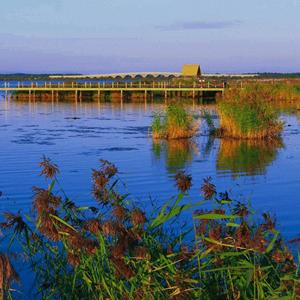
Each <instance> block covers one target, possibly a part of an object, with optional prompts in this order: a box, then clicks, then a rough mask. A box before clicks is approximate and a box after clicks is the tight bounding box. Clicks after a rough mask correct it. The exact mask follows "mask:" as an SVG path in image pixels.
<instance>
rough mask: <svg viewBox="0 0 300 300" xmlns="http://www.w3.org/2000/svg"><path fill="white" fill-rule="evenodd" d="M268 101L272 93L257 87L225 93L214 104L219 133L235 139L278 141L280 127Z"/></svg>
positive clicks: (231, 90) (281, 126)
mask: <svg viewBox="0 0 300 300" xmlns="http://www.w3.org/2000/svg"><path fill="white" fill-rule="evenodd" d="M272 99H273V91H272V90H270V89H268V88H266V87H265V86H263V85H260V84H257V85H248V86H246V87H245V88H244V89H238V88H234V89H228V90H226V92H225V94H224V96H223V98H221V99H219V100H218V110H219V115H220V131H219V132H221V135H222V136H223V137H225V136H226V137H232V138H239V139H240V138H241V139H266V138H269V139H271V138H274V137H278V135H280V133H281V131H282V128H283V124H282V122H280V121H279V120H278V117H279V116H278V113H277V112H276V110H275V109H273V108H272V106H271V104H270V101H271V100H272Z"/></svg>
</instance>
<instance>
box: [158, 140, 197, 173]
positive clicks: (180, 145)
mask: <svg viewBox="0 0 300 300" xmlns="http://www.w3.org/2000/svg"><path fill="white" fill-rule="evenodd" d="M152 151H153V154H154V157H155V158H156V159H157V160H159V161H161V160H165V164H166V167H167V170H168V172H169V173H172V174H173V173H176V172H177V171H178V170H180V169H183V168H185V167H186V166H187V165H188V164H190V163H192V161H193V158H194V156H195V155H198V154H199V149H198V146H197V144H196V143H195V141H193V140H191V139H179V140H170V141H166V140H153V144H152Z"/></svg>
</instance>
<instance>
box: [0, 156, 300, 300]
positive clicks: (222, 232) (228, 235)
mask: <svg viewBox="0 0 300 300" xmlns="http://www.w3.org/2000/svg"><path fill="white" fill-rule="evenodd" d="M40 166H41V167H42V172H41V174H42V175H43V176H45V177H46V178H47V179H48V180H49V185H48V188H46V189H43V188H37V187H35V188H34V199H33V208H34V211H35V215H34V216H33V217H32V219H31V220H32V221H33V224H31V225H30V224H29V225H28V224H26V223H25V221H24V220H23V218H22V216H20V215H13V214H6V215H5V220H4V222H2V223H1V224H2V225H1V227H2V229H3V230H5V233H6V235H7V236H9V234H11V236H12V238H13V239H12V242H14V243H15V242H17V241H18V242H19V243H20V244H21V246H22V247H23V251H24V253H25V255H26V256H27V257H28V259H29V261H30V262H31V271H32V272H34V274H35V275H36V280H35V288H36V289H37V290H38V292H39V295H38V296H39V297H41V298H43V299H70V298H72V299H97V300H98V299H207V300H209V299H212V300H214V299H216V300H217V299H258V300H260V299H261V300H262V299H296V297H297V296H299V293H300V284H299V267H298V265H297V262H296V259H295V258H294V256H293V255H292V253H291V252H290V250H289V249H288V247H287V244H285V243H284V242H283V239H282V237H281V235H280V233H279V231H278V230H277V229H276V223H275V221H274V219H273V218H271V216H270V215H269V214H263V215H262V217H261V218H260V219H259V218H258V216H256V215H253V212H252V210H250V209H249V207H248V206H247V205H245V204H243V203H240V202H238V201H235V200H233V199H231V197H230V195H229V194H228V192H226V191H225V192H223V193H218V191H217V189H216V186H215V185H214V184H213V183H212V181H211V179H210V178H207V179H205V180H204V181H203V184H202V187H201V193H202V196H200V195H199V198H200V197H201V198H202V199H201V200H200V201H199V202H195V203H194V204H191V203H189V202H187V201H184V197H185V195H187V193H188V191H189V189H190V188H191V186H192V177H191V176H190V175H189V174H186V173H185V172H180V173H179V174H177V175H176V176H175V181H176V186H177V187H178V190H179V193H178V195H177V196H175V197H172V198H170V200H168V201H167V202H166V203H165V204H164V205H162V207H161V208H159V209H154V211H152V212H150V213H146V212H144V211H143V210H142V209H140V208H138V207H136V206H135V205H133V204H132V203H131V201H129V199H128V196H126V195H122V194H119V193H118V170H117V168H116V167H115V166H114V165H113V164H111V163H110V162H108V161H102V162H101V165H100V167H99V168H98V169H95V170H93V173H92V182H93V190H92V192H93V195H94V198H95V200H96V202H95V203H96V204H95V206H93V207H79V206H77V205H76V204H75V203H74V202H72V201H71V200H70V199H69V198H67V197H66V196H65V194H64V192H63V191H61V193H62V195H61V196H60V195H59V194H58V191H59V190H60V189H59V188H58V190H55V188H56V186H57V187H58V184H59V183H58V179H57V174H58V168H57V166H56V165H54V164H52V163H51V161H50V160H48V159H45V161H44V162H42V163H41V164H40ZM202 207H203V208H202ZM204 207H205V209H204ZM191 210H192V211H193V213H192V212H191ZM182 212H186V213H188V212H190V213H191V218H190V220H191V223H192V224H190V226H189V227H183V228H181V229H180V230H179V228H176V222H177V221H178V218H180V215H181V213H182ZM27 219H28V217H27ZM192 231H194V237H192V236H191V232H192ZM293 242H298V240H297V239H296V240H294V241H293Z"/></svg>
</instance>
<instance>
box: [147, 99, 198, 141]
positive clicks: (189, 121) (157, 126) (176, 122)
mask: <svg viewBox="0 0 300 300" xmlns="http://www.w3.org/2000/svg"><path fill="white" fill-rule="evenodd" d="M197 130H198V124H197V122H196V121H195V119H194V118H193V116H192V115H191V114H190V113H189V112H188V111H187V110H186V109H184V107H182V106H181V105H180V104H176V103H173V104H170V105H168V107H167V109H166V111H165V113H156V114H155V115H154V118H153V122H152V136H153V138H154V139H167V140H171V139H184V138H190V137H192V136H194V135H195V134H196V132H197Z"/></svg>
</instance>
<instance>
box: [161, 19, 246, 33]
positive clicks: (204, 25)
mask: <svg viewBox="0 0 300 300" xmlns="http://www.w3.org/2000/svg"><path fill="white" fill-rule="evenodd" d="M240 24H242V22H241V21H238V20H234V21H212V22H203V21H193V22H177V23H173V24H170V25H163V26H157V28H158V29H160V30H162V31H180V30H209V29H226V28H230V27H235V26H238V25H240Z"/></svg>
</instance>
